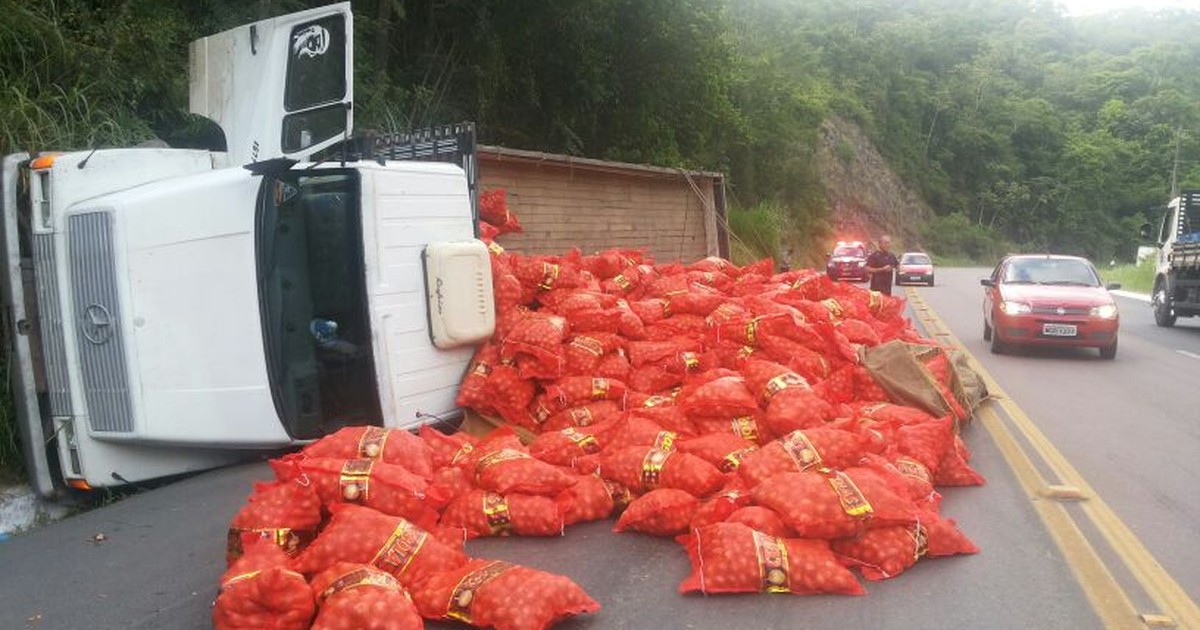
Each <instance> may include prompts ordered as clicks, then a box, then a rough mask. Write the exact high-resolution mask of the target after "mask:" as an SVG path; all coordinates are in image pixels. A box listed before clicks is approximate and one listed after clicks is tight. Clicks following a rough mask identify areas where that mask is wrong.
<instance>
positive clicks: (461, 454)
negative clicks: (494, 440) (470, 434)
mask: <svg viewBox="0 0 1200 630" xmlns="http://www.w3.org/2000/svg"><path fill="white" fill-rule="evenodd" d="M474 452H475V445H474V444H470V443H467V444H463V445H462V447H461V448H459V449H458V450H457V451H455V453H454V457H451V458H450V463H451V464H457V463H459V462H461V461H462V460H464V459H466V458H468V457H470V456H471V453H474Z"/></svg>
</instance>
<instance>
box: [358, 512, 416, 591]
mask: <svg viewBox="0 0 1200 630" xmlns="http://www.w3.org/2000/svg"><path fill="white" fill-rule="evenodd" d="M428 539H429V533H428V532H425V531H423V530H422V529H421V528H419V527H417V526H416V525H413V524H412V523H410V522H408V521H407V520H405V519H400V524H399V525H396V529H395V530H393V531H392V535H391V536H389V537H388V539H387V542H386V543H384V544H383V546H382V547H380V548H379V551H378V552H377V553H376V554H375V557H374V558H372V559H371V562H370V564H371V565H372V566H374V567H376V568H378V569H380V570H381V571H386V572H388V573H390V574H391V575H394V576H396V577H399V576H400V575H401V574H403V573H404V571H405V570H407V569H408V565H409V564H411V563H412V561H413V558H416V557H417V554H419V553H421V548H422V547H424V546H425V541H426V540H428Z"/></svg>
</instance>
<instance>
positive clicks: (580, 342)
mask: <svg viewBox="0 0 1200 630" xmlns="http://www.w3.org/2000/svg"><path fill="white" fill-rule="evenodd" d="M571 346H572V347H574V348H579V349H580V350H583V351H584V352H587V353H589V354H594V355H596V356H601V355H603V354H604V344H603V343H602V342H601V341H600V340H599V339H596V338H595V337H576V338H574V339H572V340H571Z"/></svg>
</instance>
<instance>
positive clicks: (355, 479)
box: [338, 459, 375, 504]
mask: <svg viewBox="0 0 1200 630" xmlns="http://www.w3.org/2000/svg"><path fill="white" fill-rule="evenodd" d="M374 465H375V460H373V459H350V460H347V461H346V463H345V464H342V474H341V476H340V477H339V478H338V488H339V489H340V490H341V495H342V500H344V501H346V502H349V503H363V504H365V503H366V502H367V498H368V497H369V496H370V494H371V467H372V466H374Z"/></svg>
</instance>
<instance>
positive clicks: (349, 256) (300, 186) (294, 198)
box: [255, 169, 381, 439]
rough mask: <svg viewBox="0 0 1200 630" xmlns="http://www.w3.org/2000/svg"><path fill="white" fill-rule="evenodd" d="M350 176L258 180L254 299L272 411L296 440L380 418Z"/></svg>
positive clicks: (354, 184)
mask: <svg viewBox="0 0 1200 630" xmlns="http://www.w3.org/2000/svg"><path fill="white" fill-rule="evenodd" d="M359 200H360V195H359V177H358V174H357V172H355V171H352V170H340V169H321V170H315V171H312V170H305V171H285V172H284V173H282V174H280V175H276V176H265V177H264V178H263V184H262V189H261V191H260V194H259V202H258V213H257V217H256V227H255V231H256V235H255V238H256V250H257V254H256V257H257V264H258V291H259V304H260V308H261V310H262V325H263V340H264V344H265V350H266V358H267V371H268V373H269V376H270V382H271V391H272V395H273V396H274V398H275V407H276V410H277V411H278V412H279V417H280V418H281V419H282V420H283V424H284V427H285V428H286V429H287V431H288V434H289V435H291V436H292V437H293V438H297V439H307V438H316V437H320V436H321V435H324V434H326V433H330V432H332V431H335V430H337V429H339V428H341V427H343V426H346V425H348V424H367V423H378V422H379V419H380V417H381V416H380V409H379V396H378V390H377V387H376V380H375V368H374V360H373V352H372V349H371V328H370V319H369V317H368V310H367V299H366V278H365V274H364V266H363V246H362V221H361V206H360V203H359Z"/></svg>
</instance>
